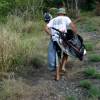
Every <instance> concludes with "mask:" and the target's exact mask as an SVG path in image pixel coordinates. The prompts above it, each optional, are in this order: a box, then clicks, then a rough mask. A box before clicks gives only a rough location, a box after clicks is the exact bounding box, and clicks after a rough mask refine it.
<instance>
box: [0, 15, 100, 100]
mask: <svg viewBox="0 0 100 100" xmlns="http://www.w3.org/2000/svg"><path fill="white" fill-rule="evenodd" d="M82 16H83V17H82V19H81V21H80V22H79V23H77V27H78V31H79V33H80V35H81V36H82V37H83V38H84V43H85V46H86V49H87V55H86V56H85V57H84V61H82V62H80V61H79V60H78V59H73V58H70V57H69V61H68V64H67V65H66V73H65V74H64V75H63V76H62V78H61V80H60V81H55V80H54V75H55V73H54V72H49V70H48V65H47V47H48V42H49V37H48V36H47V35H46V33H45V32H44V30H43V29H44V26H45V23H44V22H43V21H42V20H40V21H35V22H34V21H27V22H24V21H23V20H22V19H21V18H20V17H16V16H10V17H9V18H8V19H9V20H8V22H7V23H6V24H1V25H0V26H1V27H0V47H1V49H0V52H1V53H0V55H1V65H2V66H1V67H0V70H1V71H0V100H100V17H98V16H94V15H93V16H92V15H91V14H89V15H84V14H83V15H82ZM91 16H92V17H91ZM9 55H10V56H9ZM84 80H85V83H84ZM89 86H90V87H91V88H88V87H89Z"/></svg>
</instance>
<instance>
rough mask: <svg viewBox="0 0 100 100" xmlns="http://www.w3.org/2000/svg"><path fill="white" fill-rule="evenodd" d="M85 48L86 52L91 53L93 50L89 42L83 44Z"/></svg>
mask: <svg viewBox="0 0 100 100" xmlns="http://www.w3.org/2000/svg"><path fill="white" fill-rule="evenodd" d="M85 48H86V50H87V51H92V50H93V44H92V43H90V42H85Z"/></svg>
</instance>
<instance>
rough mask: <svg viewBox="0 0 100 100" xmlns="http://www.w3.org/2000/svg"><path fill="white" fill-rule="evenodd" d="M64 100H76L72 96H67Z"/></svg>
mask: <svg viewBox="0 0 100 100" xmlns="http://www.w3.org/2000/svg"><path fill="white" fill-rule="evenodd" d="M66 100H76V98H75V97H74V96H69V97H67V98H66Z"/></svg>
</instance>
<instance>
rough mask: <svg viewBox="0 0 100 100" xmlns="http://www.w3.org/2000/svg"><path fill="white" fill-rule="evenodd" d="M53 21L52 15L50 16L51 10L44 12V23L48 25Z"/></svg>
mask: <svg viewBox="0 0 100 100" xmlns="http://www.w3.org/2000/svg"><path fill="white" fill-rule="evenodd" d="M51 19H52V15H51V14H50V12H49V10H46V11H45V12H44V21H45V22H46V23H49V21H50V20H51Z"/></svg>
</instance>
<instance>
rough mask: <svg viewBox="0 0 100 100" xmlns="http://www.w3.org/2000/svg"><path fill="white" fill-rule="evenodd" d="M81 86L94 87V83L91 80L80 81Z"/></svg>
mask: <svg viewBox="0 0 100 100" xmlns="http://www.w3.org/2000/svg"><path fill="white" fill-rule="evenodd" d="M80 86H81V87H83V88H85V89H87V90H89V89H90V88H91V87H92V83H91V82H90V81H89V80H82V81H80Z"/></svg>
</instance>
